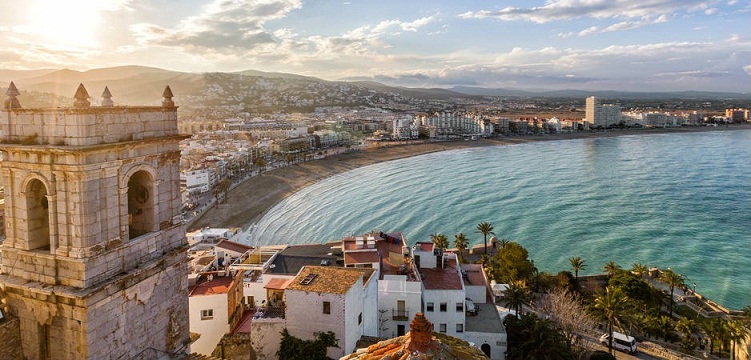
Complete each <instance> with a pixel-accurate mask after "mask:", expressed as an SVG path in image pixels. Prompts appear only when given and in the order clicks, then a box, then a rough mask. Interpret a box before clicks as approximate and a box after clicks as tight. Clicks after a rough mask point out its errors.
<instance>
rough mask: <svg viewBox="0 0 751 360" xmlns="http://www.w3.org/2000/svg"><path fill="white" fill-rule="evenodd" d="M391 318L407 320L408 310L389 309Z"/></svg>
mask: <svg viewBox="0 0 751 360" xmlns="http://www.w3.org/2000/svg"><path fill="white" fill-rule="evenodd" d="M391 318H392V319H394V320H398V321H408V320H409V311H407V310H397V309H391Z"/></svg>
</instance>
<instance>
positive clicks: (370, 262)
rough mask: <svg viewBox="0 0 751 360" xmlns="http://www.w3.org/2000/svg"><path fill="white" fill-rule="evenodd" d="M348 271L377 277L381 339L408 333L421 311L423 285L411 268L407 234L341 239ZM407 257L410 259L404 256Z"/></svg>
mask: <svg viewBox="0 0 751 360" xmlns="http://www.w3.org/2000/svg"><path fill="white" fill-rule="evenodd" d="M342 251H343V254H344V266H345V267H364V268H373V269H375V270H376V271H377V274H378V279H379V280H378V336H380V337H395V336H402V335H404V334H406V333H407V332H409V323H410V321H411V320H412V317H414V315H415V314H416V313H417V312H420V311H421V309H422V284H421V280H420V275H419V274H418V273H417V268H416V267H414V266H412V262H411V261H410V260H411V259H410V257H409V248H408V247H407V246H406V240H405V238H404V234H402V233H400V232H394V233H383V232H381V233H379V234H375V233H370V234H366V235H364V236H354V237H347V238H344V239H342ZM405 255H407V256H405Z"/></svg>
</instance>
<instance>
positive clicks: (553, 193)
mask: <svg viewBox="0 0 751 360" xmlns="http://www.w3.org/2000/svg"><path fill="white" fill-rule="evenodd" d="M483 221H487V222H490V223H491V224H492V225H493V226H494V228H495V234H496V235H497V236H498V238H506V239H510V240H514V241H518V242H519V243H521V244H522V245H523V246H525V247H526V248H527V249H528V250H529V253H530V257H531V258H532V259H533V260H534V261H535V264H536V265H537V266H538V267H539V268H540V269H541V270H543V271H550V272H558V271H560V270H570V265H569V261H568V259H569V258H570V257H573V256H581V257H582V259H584V261H585V263H586V264H588V267H587V268H586V269H585V271H584V272H583V273H584V274H594V273H600V272H602V268H603V265H604V264H605V263H607V262H609V261H610V260H614V261H615V262H616V263H617V264H618V265H620V266H622V267H624V268H630V267H631V264H633V263H636V262H639V263H644V264H647V265H649V266H659V267H662V268H665V267H670V268H672V269H673V270H675V271H677V272H679V273H681V274H684V275H685V276H686V277H687V283H688V284H689V286H691V287H693V284H694V283H695V284H696V290H697V291H698V292H700V293H702V294H703V295H705V296H708V297H709V298H711V299H713V300H715V301H717V302H718V303H721V304H723V305H725V306H728V307H730V308H742V307H744V306H747V305H751V130H739V131H714V132H699V133H670V134H645V135H629V136H617V137H608V138H597V139H579V140H562V141H549V142H535V143H527V144H522V145H501V146H491V147H481V148H471V149H462V150H452V151H445V152H440V153H432V154H427V155H421V156H416V157H412V158H407V159H401V160H395V161H390V162H385V163H380V164H375V165H371V166H366V167H363V168H359V169H356V170H352V171H349V172H347V173H343V174H339V175H336V176H333V177H331V178H328V179H326V180H323V181H321V182H319V183H317V184H315V185H312V186H310V187H308V188H305V189H303V190H302V191H300V192H298V193H297V194H295V195H293V196H291V197H289V198H288V199H286V200H285V201H283V202H282V203H280V204H278V205H277V206H276V207H274V208H273V209H271V210H270V211H269V212H268V214H267V215H266V216H265V217H264V218H262V219H261V220H260V221H259V222H258V223H257V224H255V225H253V226H250V229H249V230H248V231H249V234H248V241H249V242H250V243H251V244H256V243H260V244H285V243H289V244H299V243H320V242H325V241H330V240H335V239H339V238H342V237H344V236H347V235H352V234H361V233H364V232H367V231H370V230H373V229H378V230H382V231H402V232H404V234H405V236H406V237H407V239H408V241H409V242H410V243H414V242H416V241H426V240H429V234H431V233H434V232H440V233H444V234H446V235H447V236H448V237H449V239H451V240H453V235H454V234H457V233H459V232H464V233H466V234H467V235H468V237H469V238H470V241H472V242H473V243H482V241H483V240H482V235H481V234H479V233H477V232H476V231H475V227H476V225H477V224H478V223H480V222H483ZM246 226H247V225H246Z"/></svg>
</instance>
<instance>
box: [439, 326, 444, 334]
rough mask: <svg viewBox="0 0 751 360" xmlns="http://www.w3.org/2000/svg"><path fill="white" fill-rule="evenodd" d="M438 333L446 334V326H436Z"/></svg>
mask: <svg viewBox="0 0 751 360" xmlns="http://www.w3.org/2000/svg"><path fill="white" fill-rule="evenodd" d="M438 331H439V332H442V333H444V334H445V333H446V324H441V325H439V326H438Z"/></svg>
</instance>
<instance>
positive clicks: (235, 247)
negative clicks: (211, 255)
mask: <svg viewBox="0 0 751 360" xmlns="http://www.w3.org/2000/svg"><path fill="white" fill-rule="evenodd" d="M214 248H224V249H227V250H230V251H234V252H238V253H241V254H244V253H245V252H246V251H248V250H250V249H252V248H253V247H252V246H248V245H244V244H240V243H236V242H234V241H229V240H227V239H222V240H219V242H218V243H216V245H214Z"/></svg>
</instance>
